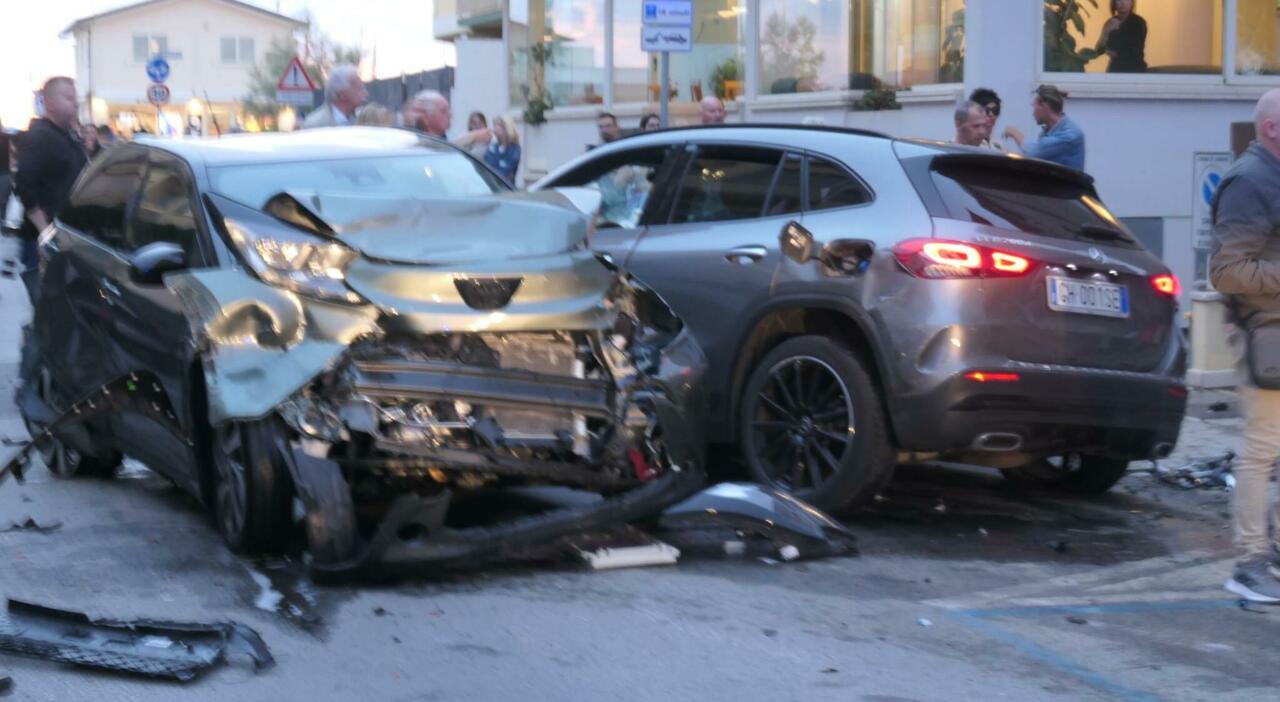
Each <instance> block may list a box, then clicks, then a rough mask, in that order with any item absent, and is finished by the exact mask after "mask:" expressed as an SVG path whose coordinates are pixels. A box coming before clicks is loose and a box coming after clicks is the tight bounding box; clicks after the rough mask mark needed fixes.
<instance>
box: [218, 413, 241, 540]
mask: <svg viewBox="0 0 1280 702" xmlns="http://www.w3.org/2000/svg"><path fill="white" fill-rule="evenodd" d="M215 432H216V444H217V445H216V451H217V455H216V456H215V459H214V460H215V463H216V464H217V470H218V485H217V488H216V490H215V492H214V499H215V500H216V503H217V504H216V510H217V515H218V521H219V526H220V527H221V528H222V533H223V534H225V535H226V536H227V537H228V538H235V537H236V536H237V535H239V534H240V533H241V532H242V531H243V530H244V523H245V514H246V502H247V498H246V494H247V490H246V486H245V480H246V471H247V468H246V462H247V456H246V454H245V447H244V437H243V435H242V433H241V431H240V428H239V427H238V426H236V425H234V424H226V425H223V426H221V427H218V428H217V429H216V430H215Z"/></svg>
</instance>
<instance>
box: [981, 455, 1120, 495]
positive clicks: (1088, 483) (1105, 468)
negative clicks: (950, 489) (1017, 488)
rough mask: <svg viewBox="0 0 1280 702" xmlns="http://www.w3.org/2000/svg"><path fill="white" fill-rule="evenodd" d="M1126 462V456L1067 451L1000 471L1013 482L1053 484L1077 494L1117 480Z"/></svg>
mask: <svg viewBox="0 0 1280 702" xmlns="http://www.w3.org/2000/svg"><path fill="white" fill-rule="evenodd" d="M1129 463H1130V460H1129V459H1127V458H1110V457H1107V456H1086V455H1083V454H1079V453H1070V454H1067V455H1065V456H1056V457H1054V458H1051V459H1045V460H1043V461H1038V462H1036V463H1033V464H1031V465H1028V466H1023V467H1021V468H1011V469H1008V470H1005V471H1003V473H1004V476H1005V478H1007V479H1008V480H1009V481H1010V482H1013V483H1018V484H1024V485H1027V484H1033V485H1044V486H1049V487H1055V488H1059V489H1061V490H1065V491H1067V492H1071V493H1074V494H1077V495H1100V494H1102V493H1104V492H1106V491H1108V490H1110V489H1111V488H1112V487H1113V486H1115V484H1116V483H1118V482H1120V479H1121V478H1123V477H1124V474H1125V473H1126V472H1127V471H1128V470H1129Z"/></svg>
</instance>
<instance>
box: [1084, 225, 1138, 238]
mask: <svg viewBox="0 0 1280 702" xmlns="http://www.w3.org/2000/svg"><path fill="white" fill-rule="evenodd" d="M1076 234H1078V235H1080V236H1083V237H1088V238H1090V239H1101V240H1103V241H1129V235H1128V234H1125V233H1124V232H1122V231H1120V230H1119V229H1115V228H1114V227H1104V226H1102V225H1100V224H1086V225H1083V226H1082V227H1080V228H1079V229H1077V230H1076Z"/></svg>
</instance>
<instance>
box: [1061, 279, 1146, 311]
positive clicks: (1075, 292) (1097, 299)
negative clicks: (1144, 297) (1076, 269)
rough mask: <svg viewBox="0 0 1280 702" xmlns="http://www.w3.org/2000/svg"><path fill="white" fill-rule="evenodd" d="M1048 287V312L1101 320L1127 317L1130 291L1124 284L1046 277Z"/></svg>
mask: <svg viewBox="0 0 1280 702" xmlns="http://www.w3.org/2000/svg"><path fill="white" fill-rule="evenodd" d="M1048 285H1049V309H1051V310H1055V311H1057V312H1074V313H1076V314H1094V315H1098V316H1101V317H1121V318H1125V317H1128V316H1129V288H1127V287H1125V286H1123V285H1112V284H1111V283H1092V282H1085V281H1081V280H1070V279H1068V278H1049V279H1048Z"/></svg>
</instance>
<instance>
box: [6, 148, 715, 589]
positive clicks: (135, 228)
mask: <svg viewBox="0 0 1280 702" xmlns="http://www.w3.org/2000/svg"><path fill="white" fill-rule="evenodd" d="M594 197H595V196H594V195H592V194H591V193H587V192H581V191H565V192H554V191H553V192H546V193H539V194H534V195H528V194H519V193H512V192H509V191H508V190H507V187H506V186H505V185H503V184H502V181H501V180H500V179H499V178H498V177H497V176H495V175H494V174H493V173H492V172H490V171H489V170H488V169H487V168H486V167H485V166H484V165H483V164H480V163H479V162H477V161H475V160H473V159H471V158H470V157H469V156H467V155H465V154H464V153H462V152H461V151H459V150H457V149H455V148H453V147H451V146H449V145H446V144H443V143H441V142H437V141H434V140H431V139H428V138H426V137H422V136H420V135H417V134H414V133H411V132H406V131H399V130H388V129H365V128H348V129H341V130H312V131H307V132H302V133H298V134H289V135H270V136H268V135H253V136H244V137H232V138H224V139H220V140H207V141H168V142H159V141H157V142H148V143H144V144H129V145H122V146H119V147H117V148H115V149H113V150H112V151H111V152H109V153H108V154H107V155H105V156H104V157H103V158H100V159H98V160H96V161H95V162H94V163H93V164H92V165H91V166H90V167H89V169H88V170H87V172H86V173H85V174H84V175H83V176H82V178H81V179H80V181H79V183H78V184H77V186H76V188H75V190H74V192H73V194H72V196H71V199H70V202H69V205H68V206H67V207H66V209H65V210H64V211H63V212H62V213H61V214H60V217H59V218H58V220H57V221H56V222H55V224H54V225H53V226H51V227H50V228H49V229H47V230H46V231H45V232H44V233H43V235H42V236H41V240H40V265H39V271H38V276H37V279H36V280H34V281H32V282H31V288H32V292H33V297H34V306H35V312H34V319H33V322H32V324H31V326H30V327H29V328H28V330H27V337H26V340H25V344H24V354H23V365H22V373H23V381H24V382H23V385H22V387H21V389H20V390H19V393H18V403H19V405H20V407H21V409H22V412H23V415H24V417H25V418H26V420H27V423H28V426H29V428H30V429H31V433H32V435H33V436H35V437H39V438H38V439H37V441H36V442H35V449H36V450H38V451H39V452H40V453H41V455H42V457H43V458H44V461H45V463H46V464H47V465H48V466H49V468H50V469H51V470H52V471H53V472H54V473H55V474H57V475H61V476H70V475H73V474H77V473H80V474H95V475H110V474H112V473H114V471H115V470H116V468H117V467H118V465H119V463H120V461H121V457H122V456H123V455H126V454H127V455H129V456H132V457H136V458H138V459H140V460H142V461H143V462H144V463H146V464H147V465H148V466H149V467H150V468H152V469H153V470H155V471H158V472H159V473H161V474H163V475H165V476H166V477H168V478H169V479H171V480H173V481H174V482H175V483H177V484H179V485H181V486H182V487H184V488H186V489H187V490H189V491H190V492H191V493H192V494H194V495H196V496H197V497H198V498H199V499H201V500H202V501H203V502H204V503H205V504H207V505H208V506H209V507H210V508H211V509H212V511H213V513H214V515H215V520H216V523H217V525H218V528H219V529H220V531H221V532H222V535H223V536H224V538H225V540H226V542H227V543H228V544H229V545H230V546H231V547H232V548H233V549H235V550H238V551H242V552H270V551H276V550H279V549H282V548H284V547H285V546H286V545H287V543H288V542H289V541H290V539H291V538H294V537H298V536H300V535H305V537H306V544H307V548H308V550H309V551H310V553H311V555H312V558H313V562H314V565H315V567H317V568H320V569H329V570H334V571H347V570H351V569H358V568H360V567H362V566H365V565H370V564H378V565H385V564H400V563H403V564H417V563H428V564H440V565H449V564H454V563H461V562H466V561H474V560H476V559H485V558H489V557H493V556H500V555H502V554H504V553H508V552H511V551H513V550H519V549H521V548H523V547H526V546H531V545H535V544H540V543H546V542H547V541H548V540H552V539H555V538H557V537H558V536H560V535H563V534H567V533H580V532H583V531H590V530H592V529H599V528H603V527H607V526H610V525H616V524H621V523H624V522H627V521H632V520H635V519H638V518H643V517H649V516H654V515H656V514H658V513H659V512H660V511H661V510H662V509H663V508H665V507H668V506H670V505H672V504H674V503H676V502H678V501H679V500H681V499H683V498H686V497H688V496H689V495H691V494H692V493H693V492H694V491H696V490H697V489H698V488H699V487H701V484H702V482H703V475H704V472H703V466H702V459H701V457H700V455H699V451H700V450H701V449H700V444H701V442H700V441H698V440H696V439H695V438H694V437H691V436H689V435H688V434H687V433H686V432H687V431H688V429H689V428H690V427H696V426H699V425H700V417H699V416H698V413H699V407H700V406H701V400H700V397H699V382H700V378H701V375H702V373H703V369H704V365H705V362H704V358H703V355H702V353H701V352H700V350H699V349H698V347H697V346H696V345H695V344H694V343H693V342H692V341H691V339H690V337H689V335H688V334H687V333H686V332H685V331H684V329H683V327H682V324H681V323H680V321H679V320H678V319H676V318H675V317H674V316H673V314H672V313H671V311H670V309H669V308H668V307H667V306H666V305H665V304H664V303H663V301H662V300H661V299H659V298H658V297H657V296H656V295H655V294H654V293H652V292H651V291H650V290H648V289H647V288H645V287H644V286H643V285H642V284H640V283H639V282H637V281H634V280H632V279H631V278H629V277H628V276H627V275H626V274H625V273H623V272H621V271H618V270H616V269H614V268H612V267H611V266H610V265H609V264H608V263H607V262H606V261H602V260H600V259H599V258H597V256H596V255H595V254H593V253H592V251H591V250H590V249H589V248H588V246H587V238H588V234H589V227H590V220H589V219H588V218H587V217H586V216H584V215H583V211H594V210H595V209H596V207H597V205H598V200H593V199H592V198H594ZM576 198H582V199H583V202H578V203H577V204H575V199H576ZM0 477H2V476H0ZM528 485H535V486H536V485H551V486H565V487H570V488H576V489H579V490H587V491H590V492H592V493H596V494H597V495H598V496H599V497H597V498H596V499H592V500H583V501H579V502H577V503H574V504H569V505H561V506H557V507H555V508H548V509H546V510H545V511H535V512H521V513H520V514H518V515H515V516H510V515H507V514H505V513H503V511H502V510H493V509H488V510H468V509H467V508H466V506H467V504H468V503H469V502H471V501H473V500H478V499H481V497H483V496H486V495H491V494H492V493H493V492H494V491H496V490H502V489H507V488H510V487H512V486H528Z"/></svg>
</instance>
